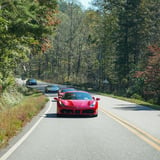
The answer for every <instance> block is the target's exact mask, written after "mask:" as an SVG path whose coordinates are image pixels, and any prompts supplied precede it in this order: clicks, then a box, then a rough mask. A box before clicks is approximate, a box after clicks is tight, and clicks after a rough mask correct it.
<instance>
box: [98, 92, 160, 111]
mask: <svg viewBox="0 0 160 160" xmlns="http://www.w3.org/2000/svg"><path fill="white" fill-rule="evenodd" d="M96 93H97V94H100V95H103V96H109V97H112V98H117V99H120V100H124V101H128V102H131V103H136V104H138V105H143V106H147V107H150V108H152V109H156V110H160V105H157V104H152V103H149V102H145V101H142V100H139V99H134V98H126V97H120V96H116V95H113V94H107V93H102V92H96Z"/></svg>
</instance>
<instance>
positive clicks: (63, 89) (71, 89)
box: [58, 88, 76, 98]
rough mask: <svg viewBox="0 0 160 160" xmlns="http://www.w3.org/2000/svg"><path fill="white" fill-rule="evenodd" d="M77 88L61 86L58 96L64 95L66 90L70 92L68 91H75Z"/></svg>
mask: <svg viewBox="0 0 160 160" xmlns="http://www.w3.org/2000/svg"><path fill="white" fill-rule="evenodd" d="M75 90H76V89H75V88H61V89H60V90H59V91H58V97H59V98H60V97H62V96H63V95H64V93H65V92H68V91H75Z"/></svg>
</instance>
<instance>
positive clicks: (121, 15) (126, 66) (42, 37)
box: [0, 0, 160, 104]
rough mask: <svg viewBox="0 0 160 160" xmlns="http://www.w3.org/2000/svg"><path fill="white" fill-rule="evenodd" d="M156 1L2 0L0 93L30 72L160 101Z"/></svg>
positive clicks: (46, 78)
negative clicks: (88, 3)
mask: <svg viewBox="0 0 160 160" xmlns="http://www.w3.org/2000/svg"><path fill="white" fill-rule="evenodd" d="M159 8H160V1H159V0H134V1H133V0H92V7H91V8H89V9H84V8H83V7H82V6H81V4H80V3H79V2H78V1H76V0H27V1H26V0H5V1H4V0H0V95H2V94H3V92H4V91H5V90H6V89H7V88H8V87H10V86H13V85H15V77H17V76H20V77H22V78H29V77H34V78H36V79H39V80H43V81H48V82H52V83H58V84H66V83H67V84H72V85H76V86H80V87H82V86H83V87H85V88H92V89H93V90H95V91H100V92H105V93H111V94H115V95H120V96H125V97H131V98H137V99H142V100H145V101H148V102H151V103H154V104H160V9H159Z"/></svg>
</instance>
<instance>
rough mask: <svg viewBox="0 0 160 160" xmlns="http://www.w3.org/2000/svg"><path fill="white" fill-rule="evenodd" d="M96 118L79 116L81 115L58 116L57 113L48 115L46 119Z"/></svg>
mask: <svg viewBox="0 0 160 160" xmlns="http://www.w3.org/2000/svg"><path fill="white" fill-rule="evenodd" d="M93 117H94V116H79V115H73V116H70V115H61V116H57V114H56V113H47V114H45V117H44V118H93Z"/></svg>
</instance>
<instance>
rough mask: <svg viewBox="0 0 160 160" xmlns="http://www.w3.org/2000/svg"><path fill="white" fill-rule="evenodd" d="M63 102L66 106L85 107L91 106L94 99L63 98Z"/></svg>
mask: <svg viewBox="0 0 160 160" xmlns="http://www.w3.org/2000/svg"><path fill="white" fill-rule="evenodd" d="M61 102H62V103H63V104H64V105H65V106H70V107H79V108H83V107H88V106H90V105H91V104H92V103H93V102H94V100H62V101H61Z"/></svg>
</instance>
